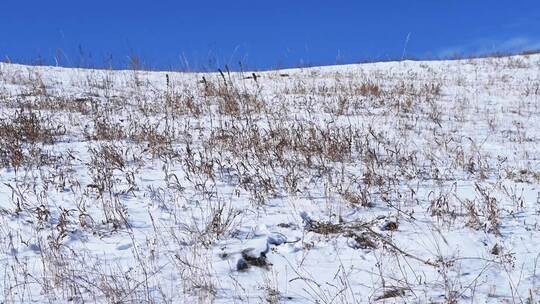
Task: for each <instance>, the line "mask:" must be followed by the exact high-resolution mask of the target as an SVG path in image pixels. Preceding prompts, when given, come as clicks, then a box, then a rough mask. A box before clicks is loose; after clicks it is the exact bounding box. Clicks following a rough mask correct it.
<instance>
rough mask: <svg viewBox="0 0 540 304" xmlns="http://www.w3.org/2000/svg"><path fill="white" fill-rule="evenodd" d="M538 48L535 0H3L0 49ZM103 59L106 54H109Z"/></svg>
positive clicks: (197, 58)
mask: <svg viewBox="0 0 540 304" xmlns="http://www.w3.org/2000/svg"><path fill="white" fill-rule="evenodd" d="M407 37H409V39H408V43H407V46H406V50H405V56H406V57H414V58H440V57H447V56H452V55H454V54H460V55H479V54H483V53H488V52H520V51H522V50H525V49H539V48H540V1H538V0H535V1H532V0H520V1H502V0H501V1H498V0H497V1H496V0H492V1H484V0H474V1H452V0H444V1H443V0H441V1H438V0H422V1H420V0H419V1H405V0H394V1H382V0H379V1H375V0H373V1H319V0H312V1H294V0H289V1H282V0H273V1H257V0H251V1H244V0H230V1H202V0H199V1H157V0H156V1H138V0H131V1H120V0H109V1H102V0H88V1H79V0H71V1H66V0H49V1H45V0H27V1H24V0H17V1H13V0H3V1H2V2H1V3H0V58H2V59H6V58H9V60H11V61H12V62H21V63H32V62H35V61H36V60H37V59H39V60H41V61H42V62H43V63H46V64H56V62H58V63H59V64H60V65H63V66H105V65H107V64H108V62H112V63H113V65H114V67H117V68H119V67H126V66H127V64H128V62H129V61H128V59H127V58H128V56H129V55H136V56H138V57H139V58H140V59H141V61H142V63H143V65H144V66H145V67H147V68H157V69H169V68H171V67H172V68H190V69H215V68H217V67H223V66H224V65H225V64H228V65H229V66H230V67H231V68H238V62H239V61H241V62H243V63H244V66H246V67H248V68H252V69H268V68H276V67H289V66H298V65H323V64H334V63H353V62H359V61H364V60H386V59H390V58H401V57H402V56H403V52H404V47H405V42H406V40H407ZM111 58H112V61H111Z"/></svg>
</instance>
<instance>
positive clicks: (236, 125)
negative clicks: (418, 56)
mask: <svg viewBox="0 0 540 304" xmlns="http://www.w3.org/2000/svg"><path fill="white" fill-rule="evenodd" d="M256 74H257V77H256V80H254V79H252V77H251V76H252V73H251V72H244V73H227V72H224V73H223V74H221V73H207V74H202V73H178V72H147V71H130V70H126V71H109V70H87V69H66V68H57V67H37V66H33V67H31V66H23V65H16V64H5V63H1V64H0V144H1V146H0V270H1V274H2V276H3V278H2V280H0V291H1V292H2V294H1V296H0V299H3V302H6V303H29V302H38V303H41V302H50V303H65V302H66V301H69V302H75V303H86V302H98V303H125V302H127V303H132V302H133V303H143V302H150V303H197V302H198V303H209V302H212V303H245V302H247V303H260V302H268V303H278V302H286V303H372V302H377V303H396V302H398V303H432V302H435V303H500V302H503V303H504V302H507V303H515V302H527V301H530V302H529V303H533V302H536V301H538V299H539V298H540V289H539V286H538V284H537V280H538V279H539V278H538V274H537V262H538V258H539V257H540V234H539V233H538V232H539V229H540V225H539V222H538V221H539V219H540V218H539V216H540V185H539V183H540V158H539V157H538V155H540V153H539V152H540V151H539V150H540V144H539V142H540V128H539V127H538V123H539V122H540V55H527V56H513V57H501V58H483V59H471V60H456V61H429V62H422V61H401V62H385V63H369V64H354V65H343V66H329V67H314V68H302V69H288V70H279V71H268V72H261V73H259V72H257V73H256ZM29 113H34V114H36V115H37V116H36V117H37V120H38V122H37V124H38V125H39V127H36V125H35V124H34V125H33V126H34V127H31V126H32V124H30V125H29V124H27V123H26V124H25V120H24V119H30V118H29V117H31V116H29ZM99 123H101V125H99ZM9 126H15V128H14V129H10V128H9ZM24 126H26V127H27V128H34V129H32V130H33V131H34V133H32V132H29V131H28V132H26V131H25V132H26V133H25V132H22V133H21V134H22V135H21V134H20V133H19V132H18V131H16V130H17V128H22V127H24ZM29 126H30V127H29ZM6 130H7V131H6ZM14 130H15V131H14ZM47 132H50V133H51V134H52V135H51V136H52V137H51V138H52V139H51V141H52V142H49V141H47V140H43V138H45V137H47V136H49V135H47V134H49V133H47ZM35 134H38V135H35ZM32 136H37V139H33V137H32ZM12 144H13V145H16V144H20V147H21V151H22V155H23V156H24V158H23V160H24V161H23V162H22V163H21V164H20V165H17V164H15V163H14V162H13V159H14V158H13V157H14V155H15V154H13V153H12V152H9V151H11V150H9V149H10V147H12V146H10V145H12ZM6 151H8V152H6ZM10 153H11V154H10ZM0 302H2V301H0Z"/></svg>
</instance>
